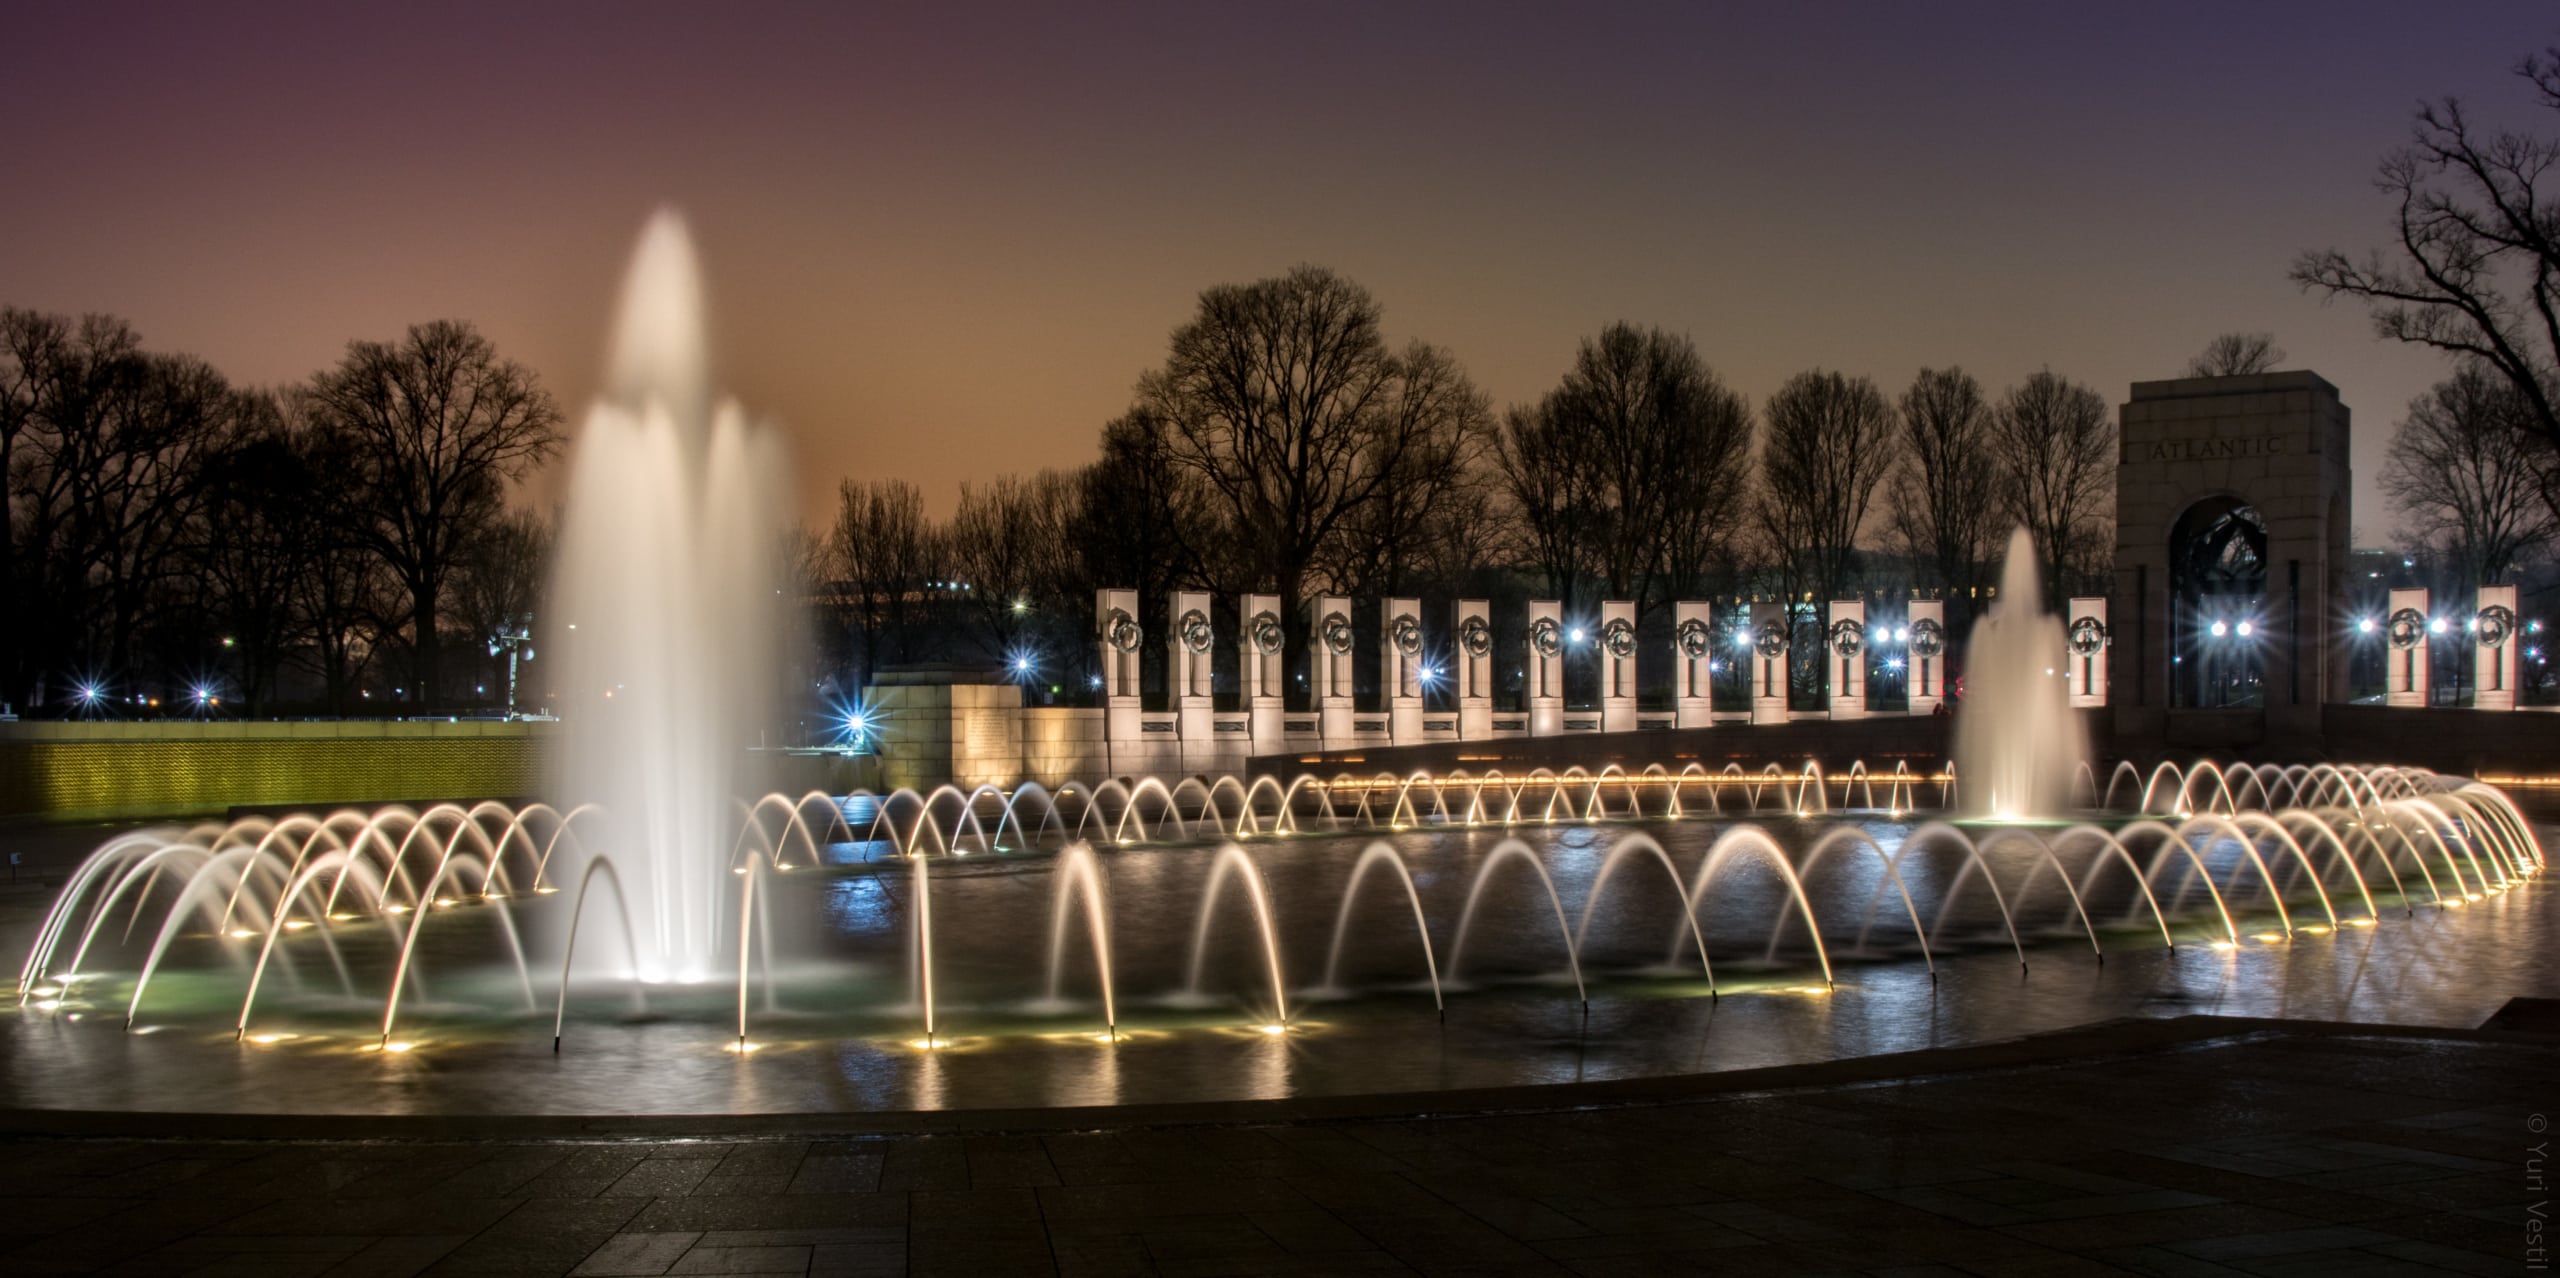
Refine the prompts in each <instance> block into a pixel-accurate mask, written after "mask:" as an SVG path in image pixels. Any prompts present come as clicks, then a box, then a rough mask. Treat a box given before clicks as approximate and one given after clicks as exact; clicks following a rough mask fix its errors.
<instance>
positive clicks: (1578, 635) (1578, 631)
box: [1571, 626, 1582, 643]
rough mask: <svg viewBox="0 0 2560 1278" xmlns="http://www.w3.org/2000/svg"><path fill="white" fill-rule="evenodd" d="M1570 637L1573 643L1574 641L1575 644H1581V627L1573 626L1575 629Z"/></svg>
mask: <svg viewBox="0 0 2560 1278" xmlns="http://www.w3.org/2000/svg"><path fill="white" fill-rule="evenodd" d="M1571 637H1572V639H1573V641H1574V642H1575V643H1580V642H1582V627H1580V626H1575V627H1574V628H1573V632H1572V636H1571Z"/></svg>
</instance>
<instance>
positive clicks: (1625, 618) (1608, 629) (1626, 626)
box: [1599, 599, 1636, 732]
mask: <svg viewBox="0 0 2560 1278" xmlns="http://www.w3.org/2000/svg"><path fill="white" fill-rule="evenodd" d="M1599 648H1600V730H1601V731H1602V732H1633V731H1635V730H1636V606H1635V603H1634V601H1632V600H1627V599H1609V600H1604V601H1602V602H1601V604H1600V639H1599Z"/></svg>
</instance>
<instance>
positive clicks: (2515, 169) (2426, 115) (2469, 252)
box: [2292, 47, 2560, 513]
mask: <svg viewBox="0 0 2560 1278" xmlns="http://www.w3.org/2000/svg"><path fill="white" fill-rule="evenodd" d="M2515 73H2516V75H2517V76H2518V77H2519V78H2521V79H2522V80H2524V82H2525V83H2526V84H2527V85H2528V86H2530V88H2531V89H2532V92H2533V95H2534V97H2535V99H2536V100H2537V101H2538V102H2539V103H2540V104H2541V105H2542V106H2543V107H2544V108H2545V109H2547V110H2555V111H2560V47H2555V48H2552V49H2547V50H2545V51H2543V52H2542V53H2539V54H2535V55H2533V56H2529V57H2527V58H2525V59H2524V60H2523V61H2522V62H2521V63H2519V64H2518V65H2517V66H2516V69H2515ZM2555 163H2560V140H2554V139H2552V138H2549V137H2539V136H2535V135H2532V134H2528V133H2523V132H2517V131H2513V130H2507V129H2475V128H2474V126H2473V123H2472V121H2471V118H2470V116H2469V114H2468V113H2467V112H2466V111H2465V110H2464V108H2463V105H2462V102H2461V101H2460V100H2459V99H2457V98H2451V97H2448V98H2445V99H2443V100H2442V101H2438V102H2431V103H2427V104H2424V105H2422V106H2420V107H2419V108H2418V112H2417V118H2416V120H2415V122H2414V123H2413V124H2412V126H2411V140H2410V144H2409V145H2408V146H2407V147H2404V148H2402V149H2400V150H2398V151H2394V152H2392V153H2391V154H2389V155H2387V156H2385V157H2384V158H2383V161H2382V164H2381V167H2380V170H2379V172H2378V174H2377V175H2376V177H2375V182H2374V184H2375V185H2376V186H2377V187H2379V188H2380V189H2381V190H2382V192H2383V193H2384V194H2385V195H2386V196H2388V197H2390V198H2391V200H2392V201H2393V202H2394V203H2395V204H2396V205H2397V206H2398V207H2397V210H2396V218H2395V223H2394V227H2393V231H2394V236H2393V243H2392V246H2391V247H2390V248H2389V249H2387V250H2381V251H2377V252H2375V253H2372V254H2371V255H2369V256H2367V257H2366V258H2365V259H2364V260H2363V261H2361V262H2359V261H2355V260H2352V259H2350V258H2349V257H2347V255H2346V254H2344V253H2341V252H2339V251H2337V250H2335V249H2324V250H2320V251H2317V252H2309V253H2305V254H2303V255H2302V256H2301V257H2299V258H2297V259H2296V260H2295V262H2294V265H2293V271H2292V277H2293V280H2294V282H2295V283H2297V284H2300V285H2301V286H2302V287H2304V288H2306V289H2317V290H2320V291H2322V292H2324V293H2326V294H2327V295H2329V296H2331V297H2341V296H2343V297H2352V298H2356V299H2358V300H2360V301H2362V302H2364V303H2365V304H2366V305H2367V307H2368V308H2369V309H2370V310H2371V311H2372V314H2373V326H2374V331H2375V332H2376V333H2377V334H2379V335H2381V336H2382V337H2385V338H2389V339H2391V340H2393V341H2401V342H2410V343H2414V344H2417V345H2421V346H2432V347H2434V348H2436V349H2437V350H2441V351H2446V352H2450V353H2452V354H2454V355H2457V356H2463V357H2468V358H2471V359H2476V360H2479V361H2480V362H2481V363H2482V364H2484V365H2485V366H2486V367H2488V368H2490V369H2492V370H2494V371H2495V372H2496V373H2497V375H2498V376H2500V377H2502V378H2504V379H2506V381H2507V383H2508V385H2510V386H2511V387H2513V388H2514V389H2515V391H2516V393H2517V395H2518V396H2519V397H2520V400H2521V403H2522V404H2523V406H2524V408H2525V410H2526V420H2527V422H2528V423H2529V424H2530V425H2531V427H2532V429H2533V431H2534V432H2535V433H2536V434H2537V435H2539V436H2540V437H2541V441H2542V445H2543V446H2542V447H2541V448H2540V449H2538V450H2537V451H2536V457H2537V459H2538V469H2539V476H2538V482H2539V484H2540V487H2541V493H2542V498H2543V502H2544V504H2545V505H2546V506H2548V507H2549V508H2550V509H2551V510H2552V511H2553V512H2555V513H2560V216H2555V214H2554V210H2553V206H2552V203H2551V200H2550V197H2549V195H2548V194H2547V193H2546V192H2544V191H2543V190H2542V182H2543V180H2544V179H2545V178H2546V177H2548V176H2550V174H2551V172H2552V168H2553V166H2554V164H2555Z"/></svg>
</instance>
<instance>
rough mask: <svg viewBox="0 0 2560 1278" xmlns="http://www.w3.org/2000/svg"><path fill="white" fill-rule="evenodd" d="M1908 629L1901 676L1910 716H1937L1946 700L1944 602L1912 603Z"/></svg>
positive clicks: (1929, 600)
mask: <svg viewBox="0 0 2560 1278" xmlns="http://www.w3.org/2000/svg"><path fill="white" fill-rule="evenodd" d="M1909 629H1910V631H1911V639H1910V646H1909V648H1907V649H1906V650H1905V655H1906V657H1907V658H1908V660H1909V663H1910V665H1909V669H1908V670H1906V671H1905V672H1904V673H1905V674H1906V675H1907V676H1908V678H1909V681H1910V684H1909V686H1910V688H1911V713H1913V714H1936V713H1937V712H1938V707H1939V706H1941V705H1944V704H1946V700H1947V688H1946V676H1947V601H1946V600H1944V599H1914V600H1912V601H1911V624H1910V627H1909Z"/></svg>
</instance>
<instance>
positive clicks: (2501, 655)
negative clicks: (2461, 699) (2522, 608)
mask: <svg viewBox="0 0 2560 1278" xmlns="http://www.w3.org/2000/svg"><path fill="white" fill-rule="evenodd" d="M2479 602H2480V610H2479V611H2478V612H2476V613H2474V614H2472V617H2471V626H2470V630H2471V641H2472V647H2471V662H2472V665H2471V669H2472V678H2471V687H2472V695H2471V705H2472V708H2474V709H2478V710H2513V709H2515V708H2516V675H2517V662H2516V653H2517V650H2518V649H2520V648H2522V647H2523V646H2524V636H2523V635H2521V634H2520V633H2518V623H2517V621H2516V588H2515V587H2513V586H2482V587H2481V588H2480V601H2479Z"/></svg>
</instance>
